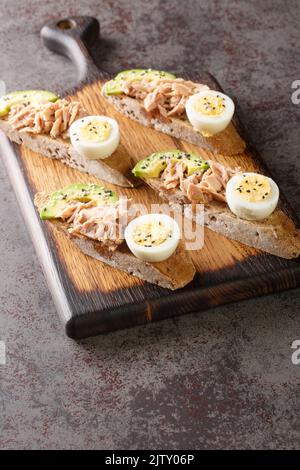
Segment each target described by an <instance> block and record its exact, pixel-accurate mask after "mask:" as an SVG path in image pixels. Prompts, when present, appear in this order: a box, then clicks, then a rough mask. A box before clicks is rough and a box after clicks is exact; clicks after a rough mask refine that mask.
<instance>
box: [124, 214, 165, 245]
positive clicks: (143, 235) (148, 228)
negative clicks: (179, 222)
mask: <svg viewBox="0 0 300 470" xmlns="http://www.w3.org/2000/svg"><path fill="white" fill-rule="evenodd" d="M171 236H172V235H171V228H170V227H167V226H166V225H164V224H163V223H162V222H161V221H158V220H155V221H153V222H149V223H145V224H142V225H139V226H137V227H136V229H135V230H134V232H133V241H134V242H135V243H136V244H137V245H142V246H145V247H146V248H150V247H152V246H157V245H161V244H162V243H164V242H165V241H166V240H167V238H168V237H171Z"/></svg>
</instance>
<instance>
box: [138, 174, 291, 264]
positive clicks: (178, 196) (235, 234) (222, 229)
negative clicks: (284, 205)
mask: <svg viewBox="0 0 300 470" xmlns="http://www.w3.org/2000/svg"><path fill="white" fill-rule="evenodd" d="M145 182H146V183H147V184H148V185H149V186H150V187H151V188H153V189H154V190H155V191H156V192H157V193H158V194H159V195H160V197H161V198H162V199H164V200H166V201H168V202H169V204H170V206H171V207H172V208H173V210H176V209H177V210H178V204H180V205H183V204H185V206H184V214H185V216H186V217H188V218H189V219H191V220H195V222H196V223H198V224H200V225H203V224H204V226H206V227H208V228H209V229H210V230H213V231H214V232H217V233H220V234H221V235H224V236H225V237H227V238H231V239H232V240H237V241H239V242H241V243H243V244H245V245H248V246H251V247H254V248H258V249H260V250H263V251H266V252H267V253H270V254H272V255H276V256H279V257H281V258H287V259H291V258H297V257H298V256H299V254H300V230H299V229H297V228H296V226H295V224H294V222H293V221H292V220H291V219H290V218H289V217H288V216H287V215H286V214H285V213H284V212H283V211H282V210H281V209H280V208H278V209H276V210H275V211H274V212H273V214H271V216H270V217H268V218H267V219H265V220H261V221H250V220H244V219H240V218H238V217H236V216H235V215H234V214H233V213H232V212H231V210H230V209H229V207H228V206H227V205H226V204H222V203H220V202H217V201H212V202H210V203H208V204H205V206H204V220H203V218H197V216H196V215H195V213H194V211H193V205H192V204H191V203H190V202H189V200H188V199H187V198H186V197H185V196H184V194H183V193H182V191H181V190H180V189H171V190H170V189H166V188H165V187H164V185H163V183H162V181H161V180H160V179H159V178H150V179H147V180H145Z"/></svg>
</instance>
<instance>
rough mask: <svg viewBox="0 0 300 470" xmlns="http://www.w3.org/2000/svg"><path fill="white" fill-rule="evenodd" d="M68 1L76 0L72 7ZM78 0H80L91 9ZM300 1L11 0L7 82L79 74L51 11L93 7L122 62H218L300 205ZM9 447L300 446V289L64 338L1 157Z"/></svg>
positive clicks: (49, 82) (0, 420)
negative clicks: (49, 45)
mask: <svg viewBox="0 0 300 470" xmlns="http://www.w3.org/2000/svg"><path fill="white" fill-rule="evenodd" d="M62 4H63V5H62ZM79 5H80V6H79ZM299 8H300V4H299V1H292V0H289V1H286V2H285V1H282V0H281V1H280V0H278V1H277V0H273V1H268V0H265V1H264V2H261V1H254V0H252V1H249V2H237V1H221V0H220V1H217V0H216V1H214V2H211V1H193V0H189V1H186V2H177V1H171V0H161V1H159V0H154V1H152V2H146V1H145V2H139V1H129V0H118V1H104V0H103V1H96V0H88V1H87V0H82V1H80V2H78V0H73V1H65V2H58V1H53V0H47V2H46V1H40V0H39V1H37V0H29V1H24V0H22V1H21V0H1V1H0V25H1V27H0V49H1V50H0V63H1V73H0V79H2V80H4V81H5V82H6V84H7V87H8V89H9V90H12V89H18V88H26V87H28V88H34V87H39V88H51V89H54V90H55V89H56V87H58V84H59V83H60V82H62V81H63V82H64V83H70V82H71V81H72V80H73V82H74V83H75V81H76V74H75V71H74V69H73V67H72V65H71V64H70V63H68V62H67V61H66V59H64V58H63V57H58V56H56V55H54V54H52V53H50V52H49V51H47V50H45V49H43V47H42V46H41V43H40V38H39V30H40V28H41V26H42V25H43V24H44V23H45V22H46V21H48V20H49V19H52V18H55V17H56V16H63V15H69V14H90V15H94V16H97V17H98V18H99V20H100V21H101V26H102V37H103V41H102V42H101V43H99V44H97V45H96V46H95V48H94V51H93V52H94V57H95V60H96V61H97V62H98V63H101V64H102V65H103V67H104V68H106V69H110V70H112V71H115V70H119V69H123V68H128V67H132V66H137V65H140V66H143V65H145V66H151V65H152V66H155V67H157V68H162V69H170V70H175V71H179V72H180V71H181V70H184V69H185V68H189V67H193V68H201V67H203V68H205V69H209V70H210V71H212V72H213V73H214V74H215V75H216V77H217V78H218V79H219V81H220V82H221V83H222V85H223V86H224V88H225V89H226V90H227V92H228V93H229V94H232V95H236V96H238V99H239V103H240V107H241V115H242V119H243V120H244V122H245V123H246V124H247V126H248V128H249V131H250V133H251V135H252V137H253V140H254V141H255V143H256V145H257V147H258V148H259V150H260V151H261V152H262V153H263V154H264V156H265V158H266V159H267V160H268V162H269V167H270V169H271V170H272V172H273V174H274V176H275V178H276V180H277V181H278V182H279V183H280V186H281V187H282V188H283V189H284V190H285V192H286V193H287V195H288V198H289V200H290V201H291V203H292V205H293V206H294V208H295V209H296V210H297V213H298V215H300V205H299V194H300V182H299V172H300V164H299V122H300V106H295V105H293V104H292V103H291V99H290V96H291V82H292V81H293V80H295V79H300V70H299V41H300V30H299V25H298V12H299ZM0 191H1V201H2V203H1V205H0V222H1V224H0V253H1V262H0V302H1V303H0V305H1V306H0V310H1V315H0V340H4V341H5V342H6V348H7V363H6V366H1V365H0V447H1V448H27V449H28V448H29V449H32V448H35V449H36V448H88V449H94V448H103V449H111V448H130V449H134V448H149V449H151V448H152V449H153V448H159V449H164V448H179V449H182V448H186V449H193V448H299V447H300V426H299V422H300V420H299V417H300V416H299V415H300V412H299V404H300V403H299V386H300V365H299V366H296V365H293V364H292V362H291V352H292V350H291V343H292V341H293V340H294V339H296V338H297V337H298V339H300V316H299V306H300V290H299V289H298V290H294V291H289V292H284V293H281V294H278V295H272V296H269V297H265V298H260V299H256V300H251V301H246V302H241V303H237V304H234V305H228V306H225V307H222V308H215V309H213V310H210V311H207V312H205V313H201V314H198V315H197V314H195V315H188V316H186V317H181V318H178V319H175V320H170V321H165V322H162V323H158V324H154V325H151V326H147V327H141V328H136V329H133V330H129V331H121V332H118V333H114V334H111V335H108V336H105V337H98V338H93V339H89V340H85V341H81V342H79V343H76V342H74V341H72V340H69V339H67V338H66V337H65V335H64V332H63V330H62V328H61V324H60V322H59V319H58V317H57V314H56V312H55V308H54V305H53V302H52V299H51V297H50V294H49V292H48V289H47V286H46V284H45V280H44V276H43V273H42V271H41V268H40V265H39V262H38V260H37V258H36V255H35V253H34V250H33V247H32V244H31V241H30V239H29V237H28V234H27V231H26V228H25V225H24V221H23V219H22V214H21V213H20V211H19V209H18V206H17V203H16V200H15V197H14V194H13V192H12V189H11V186H10V183H9V181H8V179H7V175H6V172H5V170H4V168H3V165H2V162H0Z"/></svg>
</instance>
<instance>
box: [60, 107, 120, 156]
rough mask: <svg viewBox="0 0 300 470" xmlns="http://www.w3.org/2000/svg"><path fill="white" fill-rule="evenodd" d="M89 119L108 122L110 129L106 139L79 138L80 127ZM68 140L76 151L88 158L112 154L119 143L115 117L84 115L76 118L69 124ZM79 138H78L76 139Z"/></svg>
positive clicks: (118, 131)
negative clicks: (96, 140) (89, 139)
mask: <svg viewBox="0 0 300 470" xmlns="http://www.w3.org/2000/svg"><path fill="white" fill-rule="evenodd" d="M89 121H99V122H108V123H109V124H110V126H111V131H110V135H109V137H108V139H106V140H104V141H103V142H91V141H88V140H84V139H80V138H79V135H78V133H79V130H80V128H81V127H82V126H83V125H84V124H86V123H87V122H89ZM69 134H70V140H71V143H72V145H73V147H74V148H75V150H77V152H78V153H79V154H80V155H81V156H83V157H86V158H88V159H91V160H96V159H104V158H107V157H109V156H110V155H112V154H113V153H114V152H115V150H116V149H117V147H118V145H119V143H120V130H119V125H118V123H117V121H116V120H115V119H112V118H110V117H108V116H85V117H83V118H80V119H77V120H76V121H74V122H73V124H71V126H70V129H69ZM77 139H80V140H77Z"/></svg>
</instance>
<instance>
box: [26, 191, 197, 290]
mask: <svg viewBox="0 0 300 470" xmlns="http://www.w3.org/2000/svg"><path fill="white" fill-rule="evenodd" d="M48 198H49V196H48V195H47V194H46V193H44V192H40V193H37V194H36V195H35V198H34V203H35V205H36V207H37V209H38V210H40V209H41V207H42V206H43V205H44V204H46V202H47V200H48ZM51 222H52V223H54V224H55V226H56V228H57V229H58V230H60V231H62V232H63V233H64V234H65V235H67V236H68V237H71V236H70V234H69V231H68V224H67V223H66V222H62V221H58V220H53V221H51ZM72 241H73V242H74V243H75V244H76V245H77V246H78V247H79V249H80V250H81V251H82V252H83V253H85V254H86V255H88V256H91V257H92V258H95V259H97V260H99V261H102V262H104V263H106V264H108V265H109V266H112V267H113V268H117V269H120V270H121V271H125V272H127V273H129V274H132V275H133V276H136V277H138V278H139V279H142V280H144V281H147V282H150V283H152V284H157V285H158V286H160V287H164V288H166V289H171V290H176V289H180V288H182V287H184V286H185V285H186V284H188V283H189V282H191V281H192V279H193V278H194V276H195V273H196V270H195V267H194V265H193V263H192V261H191V259H190V257H189V255H188V253H187V252H186V251H185V249H184V247H183V243H182V242H181V243H180V244H179V245H178V247H177V249H176V251H175V253H174V254H173V255H172V256H171V257H170V258H168V259H167V260H166V261H162V262H159V263H148V262H145V261H142V260H140V259H138V258H136V257H135V256H134V255H133V254H132V253H131V251H130V250H129V249H128V248H127V246H126V244H125V243H123V244H122V245H120V247H118V249H117V250H116V251H114V252H112V251H109V249H108V248H107V247H104V246H103V245H101V243H99V242H97V241H95V240H91V239H89V238H87V237H72Z"/></svg>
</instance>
